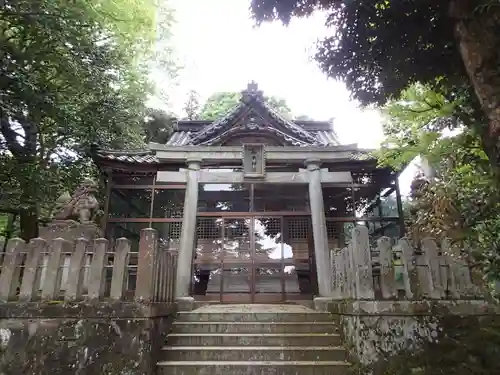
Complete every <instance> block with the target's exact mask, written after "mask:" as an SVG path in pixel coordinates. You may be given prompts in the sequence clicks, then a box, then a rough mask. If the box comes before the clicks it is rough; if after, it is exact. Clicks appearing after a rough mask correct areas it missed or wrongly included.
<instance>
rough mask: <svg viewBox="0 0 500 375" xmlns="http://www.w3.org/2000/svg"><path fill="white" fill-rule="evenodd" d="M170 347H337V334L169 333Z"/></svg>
mask: <svg viewBox="0 0 500 375" xmlns="http://www.w3.org/2000/svg"><path fill="white" fill-rule="evenodd" d="M167 344H168V345H171V346H195V345H197V346H205V345H206V346H226V345H227V346H237V345H250V346H259V345H264V346H329V345H332V346H338V345H340V344H341V338H340V335H339V334H338V333H171V334H169V335H168V336H167Z"/></svg>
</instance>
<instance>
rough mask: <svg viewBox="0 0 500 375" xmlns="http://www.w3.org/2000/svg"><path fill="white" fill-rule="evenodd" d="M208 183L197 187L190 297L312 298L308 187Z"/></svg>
mask: <svg viewBox="0 0 500 375" xmlns="http://www.w3.org/2000/svg"><path fill="white" fill-rule="evenodd" d="M208 185H212V186H208ZM213 185H215V184H205V186H203V189H202V190H201V191H200V199H199V201H200V205H199V207H198V217H197V231H196V246H195V256H194V261H193V281H192V295H193V296H194V298H195V299H196V300H203V301H215V302H222V303H264V302H265V303H272V302H276V303H281V302H285V301H289V300H306V299H311V298H312V296H313V295H314V294H315V290H316V276H315V272H314V270H315V266H314V264H315V263H314V258H313V256H314V250H313V249H314V242H313V234H312V228H311V220H310V214H309V210H308V205H309V202H308V197H307V186H300V185H299V186H297V185H296V184H295V185H293V186H292V185H288V186H285V185H283V184H281V185H271V184H267V185H263V184H255V183H252V184H245V185H241V186H238V187H235V186H231V187H229V188H226V189H224V187H222V186H213ZM218 185H221V184H218ZM283 208H288V209H289V210H288V211H286V210H284V209H283ZM280 209H281V210H280ZM243 210H244V211H243Z"/></svg>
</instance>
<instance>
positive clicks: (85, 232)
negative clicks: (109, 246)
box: [39, 220, 103, 242]
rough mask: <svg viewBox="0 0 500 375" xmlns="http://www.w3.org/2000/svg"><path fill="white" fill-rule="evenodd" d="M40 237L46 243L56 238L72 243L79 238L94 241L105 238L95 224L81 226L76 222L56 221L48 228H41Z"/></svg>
mask: <svg viewBox="0 0 500 375" xmlns="http://www.w3.org/2000/svg"><path fill="white" fill-rule="evenodd" d="M39 237H41V238H43V239H44V240H45V241H52V240H53V239H55V238H64V239H65V240H68V241H71V242H73V241H75V240H76V239H77V238H85V239H87V240H88V241H93V240H94V239H96V238H99V237H103V233H102V230H101V228H99V226H97V225H96V224H94V223H90V224H81V223H79V222H77V221H75V220H54V221H52V222H51V223H49V224H48V225H47V226H45V227H40V228H39Z"/></svg>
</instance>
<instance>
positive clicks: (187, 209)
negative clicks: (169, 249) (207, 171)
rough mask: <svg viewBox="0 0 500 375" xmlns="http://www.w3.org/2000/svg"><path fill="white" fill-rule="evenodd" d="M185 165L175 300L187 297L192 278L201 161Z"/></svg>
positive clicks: (190, 160)
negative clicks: (184, 192)
mask: <svg viewBox="0 0 500 375" xmlns="http://www.w3.org/2000/svg"><path fill="white" fill-rule="evenodd" d="M187 163H188V169H187V171H186V179H187V181H186V194H185V198H184V215H183V217H182V231H181V243H180V251H179V256H178V258H177V275H176V284H175V288H176V290H175V297H176V298H182V297H189V287H190V285H191V278H192V275H191V266H192V262H193V249H194V244H195V236H196V211H197V207H198V182H199V175H200V165H201V161H200V160H199V159H188V160H187Z"/></svg>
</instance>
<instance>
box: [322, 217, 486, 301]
mask: <svg viewBox="0 0 500 375" xmlns="http://www.w3.org/2000/svg"><path fill="white" fill-rule="evenodd" d="M392 243H393V241H392V240H391V239H390V238H388V237H382V238H380V239H379V240H378V241H377V245H376V247H375V248H371V246H370V240H369V236H368V230H367V228H366V227H362V226H359V227H356V228H354V229H353V231H352V238H351V241H350V243H349V245H348V246H347V247H345V248H343V249H333V250H331V253H330V258H331V267H332V284H333V285H332V287H333V297H334V298H335V299H359V300H374V299H377V300H380V299H388V300H391V299H392V300H395V299H406V300H422V299H473V298H480V297H481V291H480V288H479V287H478V286H477V285H475V284H474V283H473V282H472V278H471V270H470V267H469V264H468V263H467V261H466V260H465V259H464V258H463V257H462V256H460V254H459V251H457V249H452V248H451V246H450V245H449V243H448V242H447V241H444V242H443V243H442V244H441V246H438V245H437V244H436V242H435V241H434V240H433V239H425V240H423V241H422V243H421V246H420V247H419V248H416V247H413V246H412V245H411V242H410V241H409V240H408V239H407V238H402V239H400V240H398V241H397V242H396V244H395V245H392Z"/></svg>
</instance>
